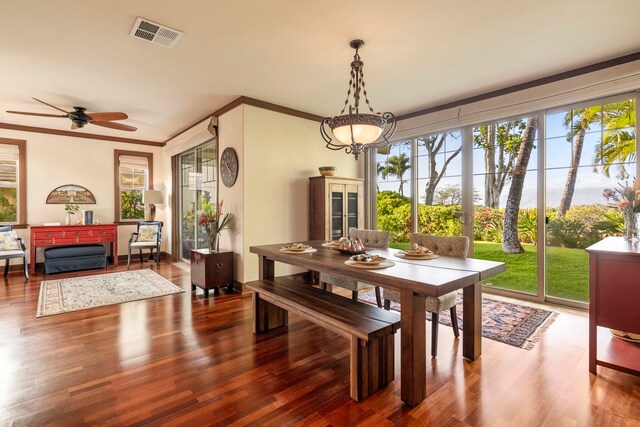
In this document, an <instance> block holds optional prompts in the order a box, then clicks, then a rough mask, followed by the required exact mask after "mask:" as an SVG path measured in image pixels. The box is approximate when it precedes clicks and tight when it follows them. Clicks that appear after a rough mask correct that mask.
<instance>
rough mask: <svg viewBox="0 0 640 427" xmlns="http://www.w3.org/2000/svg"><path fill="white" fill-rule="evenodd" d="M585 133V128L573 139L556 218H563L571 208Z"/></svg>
mask: <svg viewBox="0 0 640 427" xmlns="http://www.w3.org/2000/svg"><path fill="white" fill-rule="evenodd" d="M585 132H586V129H585V128H582V129H580V130H579V131H578V133H577V134H576V136H575V138H574V142H573V153H572V156H571V167H570V168H569V173H568V174H567V181H566V182H565V184H564V191H563V192H562V198H561V199H560V206H559V207H558V212H557V213H556V218H561V217H563V216H564V214H566V213H567V211H568V210H569V208H570V207H571V201H572V200H573V193H574V191H575V189H576V178H577V177H578V166H580V157H582V147H583V146H584V134H585Z"/></svg>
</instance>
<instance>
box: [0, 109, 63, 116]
mask: <svg viewBox="0 0 640 427" xmlns="http://www.w3.org/2000/svg"><path fill="white" fill-rule="evenodd" d="M7 113H11V114H24V115H25V116H41V117H67V115H66V114H43V113H27V112H26V111H9V110H7Z"/></svg>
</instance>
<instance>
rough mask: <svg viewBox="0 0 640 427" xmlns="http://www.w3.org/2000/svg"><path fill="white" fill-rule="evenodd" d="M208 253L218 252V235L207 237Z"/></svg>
mask: <svg viewBox="0 0 640 427" xmlns="http://www.w3.org/2000/svg"><path fill="white" fill-rule="evenodd" d="M208 237H209V253H210V254H212V253H214V252H218V233H216V234H210V235H209V236H208Z"/></svg>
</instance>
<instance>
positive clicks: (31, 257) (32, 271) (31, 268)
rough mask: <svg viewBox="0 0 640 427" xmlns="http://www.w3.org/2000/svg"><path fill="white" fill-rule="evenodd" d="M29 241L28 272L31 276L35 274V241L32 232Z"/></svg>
mask: <svg viewBox="0 0 640 427" xmlns="http://www.w3.org/2000/svg"><path fill="white" fill-rule="evenodd" d="M29 243H30V244H29V246H30V248H29V274H30V275H32V276H33V275H35V274H36V243H35V236H33V234H32V235H31V241H30V242H29Z"/></svg>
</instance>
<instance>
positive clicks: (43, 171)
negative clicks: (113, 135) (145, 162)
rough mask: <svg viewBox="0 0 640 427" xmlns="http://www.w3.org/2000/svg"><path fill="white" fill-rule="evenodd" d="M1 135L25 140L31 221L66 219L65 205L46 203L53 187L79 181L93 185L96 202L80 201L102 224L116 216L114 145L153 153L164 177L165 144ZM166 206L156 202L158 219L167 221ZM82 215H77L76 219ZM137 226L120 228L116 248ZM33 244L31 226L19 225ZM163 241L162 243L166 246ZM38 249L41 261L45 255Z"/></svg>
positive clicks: (156, 172)
mask: <svg viewBox="0 0 640 427" xmlns="http://www.w3.org/2000/svg"><path fill="white" fill-rule="evenodd" d="M0 137H4V138H14V139H23V140H26V141H27V223H28V224H33V225H39V224H40V223H41V222H56V221H57V222H60V223H61V224H64V221H65V217H66V213H65V211H64V205H47V204H46V203H45V202H46V199H47V196H48V195H49V193H50V192H51V190H53V189H54V188H56V187H59V186H61V185H65V184H77V185H81V186H83V187H86V188H87V189H89V190H90V191H91V192H92V193H93V195H94V196H95V198H96V204H95V205H80V207H81V209H90V210H93V212H94V218H96V219H98V220H99V221H100V222H101V223H109V222H113V221H114V210H113V209H114V207H113V202H114V176H113V173H114V164H113V162H114V159H113V150H114V149H121V150H131V151H145V152H150V153H153V182H154V187H155V188H156V189H158V188H159V187H161V186H162V181H163V162H162V155H161V154H162V148H161V147H152V146H147V145H137V144H127V143H114V142H110V141H100V140H93V139H85V138H69V137H65V136H58V135H48V134H40V133H32V132H21V131H9V130H0ZM164 208H165V206H160V205H158V206H157V213H156V218H157V219H160V220H164V210H165V209H164ZM78 218H79V215H78V214H76V215H75V219H78ZM133 231H135V226H134V225H123V226H119V227H118V253H119V254H120V255H122V254H126V253H127V242H128V240H129V237H130V236H131V233H132V232H133ZM17 232H18V235H19V236H21V237H23V238H24V239H25V243H26V244H27V246H28V245H29V229H21V230H17ZM163 246H164V245H163ZM41 257H42V255H41V254H40V255H39V256H38V261H40V260H41V259H42V258H41Z"/></svg>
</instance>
